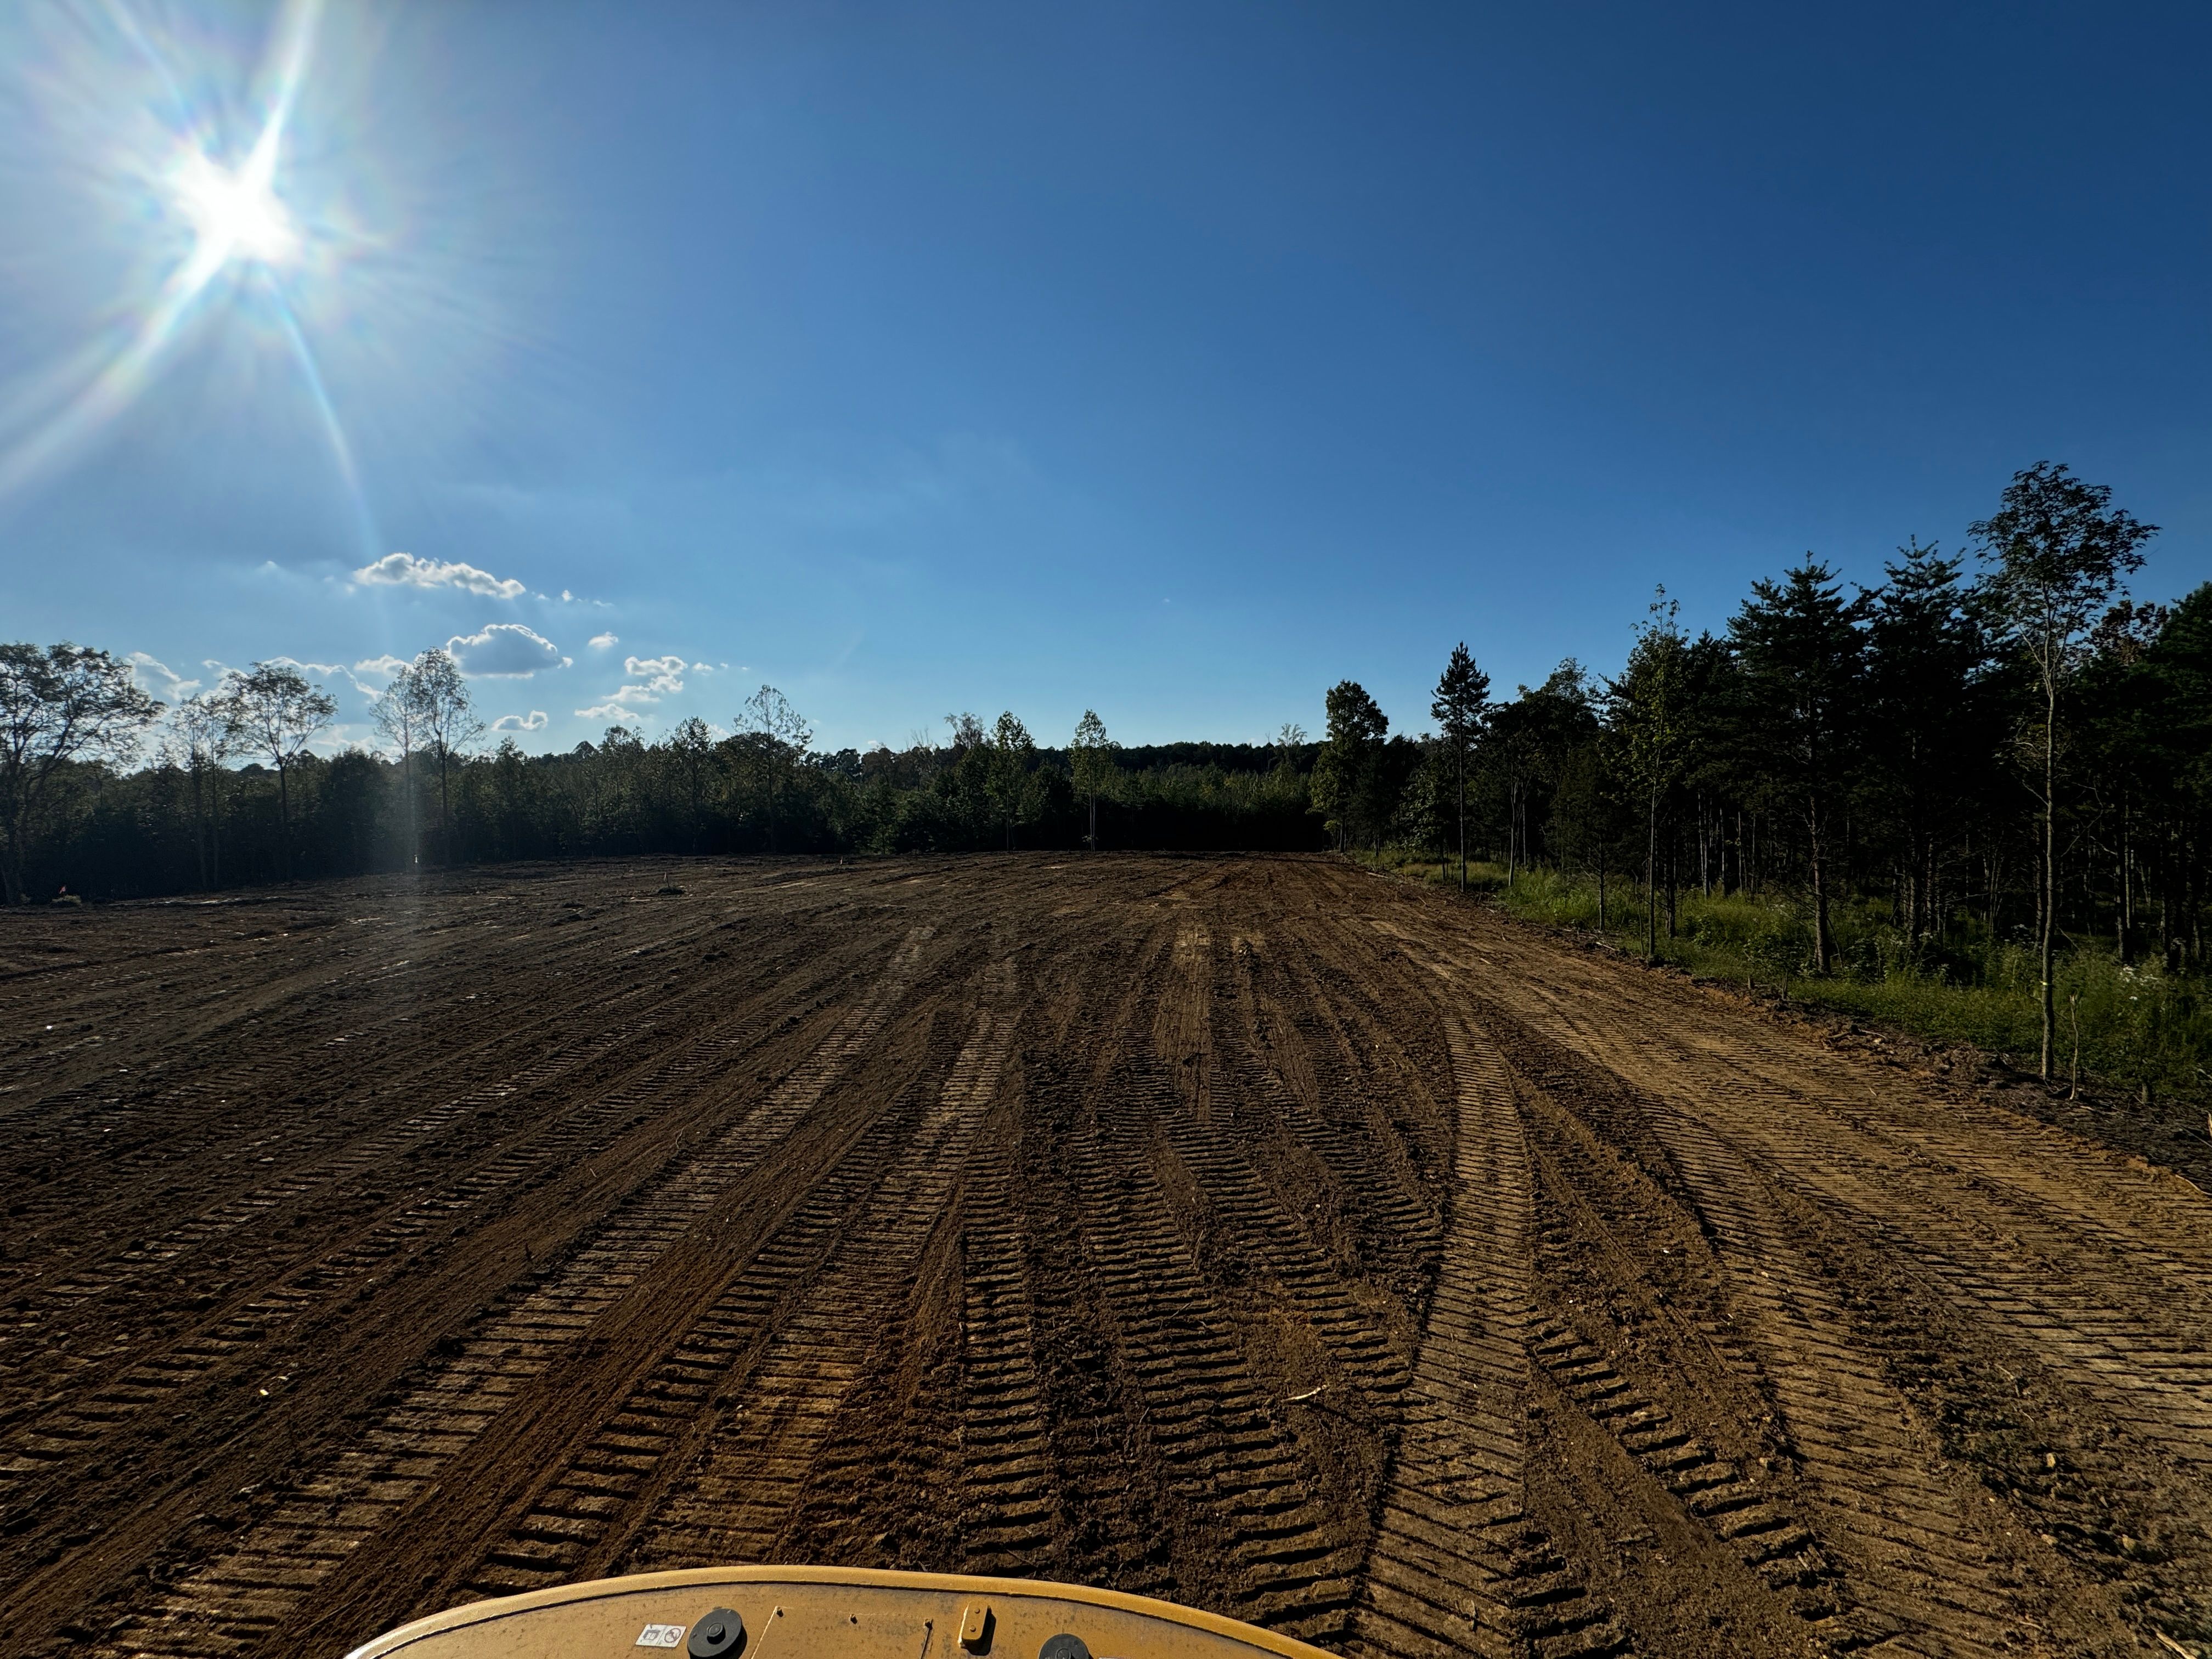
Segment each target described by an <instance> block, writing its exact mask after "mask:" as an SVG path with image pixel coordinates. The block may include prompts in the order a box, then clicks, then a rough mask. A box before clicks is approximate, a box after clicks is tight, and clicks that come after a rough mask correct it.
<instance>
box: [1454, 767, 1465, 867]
mask: <svg viewBox="0 0 2212 1659" xmlns="http://www.w3.org/2000/svg"><path fill="white" fill-rule="evenodd" d="M1453 748H1454V749H1455V750H1456V751H1457V756H1458V760H1459V890H1460V891H1461V892H1462V893H1464V892H1466V891H1467V745H1466V744H1463V743H1462V744H1454V745H1453Z"/></svg>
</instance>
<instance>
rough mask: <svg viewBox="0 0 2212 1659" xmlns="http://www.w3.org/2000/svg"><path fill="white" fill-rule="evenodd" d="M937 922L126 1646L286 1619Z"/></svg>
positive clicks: (884, 992) (867, 1014)
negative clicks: (771, 1075) (746, 1101)
mask: <svg viewBox="0 0 2212 1659" xmlns="http://www.w3.org/2000/svg"><path fill="white" fill-rule="evenodd" d="M933 931H934V930H933V929H931V928H928V927H917V928H915V929H914V930H913V931H912V932H910V933H908V936H907V939H906V940H905V941H904V943H903V944H902V945H901V946H900V947H899V949H898V951H896V954H895V955H894V957H893V958H892V961H891V963H890V967H889V969H887V970H886V971H885V973H884V975H883V976H882V977H881V979H880V980H879V981H878V984H877V986H876V987H875V988H874V990H873V991H872V994H870V995H869V996H868V997H866V999H864V1000H862V1002H861V1003H860V1005H859V1006H856V1007H854V1009H852V1010H851V1011H850V1012H848V1014H847V1015H846V1016H845V1017H844V1018H843V1019H842V1020H841V1021H840V1022H839V1024H838V1026H837V1028H836V1030H835V1031H834V1032H833V1033H832V1034H831V1036H830V1037H829V1040H828V1041H827V1042H825V1043H824V1044H823V1047H822V1048H820V1049H818V1050H817V1052H816V1054H814V1056H813V1057H812V1058H811V1060H808V1061H807V1062H806V1064H805V1065H804V1066H800V1067H799V1070H798V1071H796V1072H794V1073H793V1074H792V1076H791V1077H790V1078H789V1079H787V1080H786V1081H785V1082H784V1083H783V1084H782V1085H781V1086H780V1087H779V1088H778V1089H777V1090H776V1091H775V1093H774V1094H772V1095H771V1096H770V1097H769V1099H768V1100H767V1102H765V1103H763V1106H762V1107H761V1108H760V1109H757V1111H755V1112H753V1113H751V1114H750V1115H747V1116H745V1117H744V1118H743V1119H741V1120H740V1121H738V1123H737V1124H736V1125H734V1126H733V1127H732V1128H731V1129H729V1130H728V1131H727V1132H726V1133H724V1135H723V1136H722V1137H721V1139H720V1140H719V1141H717V1142H716V1143H715V1144H714V1146H712V1147H711V1148H710V1149H709V1150H708V1152H706V1153H705V1154H704V1155H703V1156H702V1157H700V1158H696V1160H694V1161H693V1162H691V1163H690V1164H689V1165H688V1166H687V1167H685V1168H684V1170H681V1171H680V1172H679V1173H678V1174H677V1175H675V1176H672V1177H671V1178H670V1179H668V1180H666V1181H665V1182H662V1183H660V1184H659V1186H658V1187H657V1188H654V1189H653V1190H652V1191H650V1192H649V1193H647V1194H646V1195H645V1196H644V1197H643V1198H641V1200H637V1201H635V1202H634V1203H632V1204H631V1205H630V1206H628V1207H627V1208H626V1209H625V1210H624V1211H623V1212H621V1213H619V1214H618V1215H617V1217H616V1218H614V1219H613V1220H611V1222H610V1223H609V1225H607V1226H606V1227H605V1229H604V1230H603V1231H601V1233H600V1235H599V1237H598V1238H597V1239H595V1240H594V1241H592V1243H589V1244H588V1245H586V1247H585V1248H584V1249H581V1250H580V1251H579V1252H577V1254H576V1255H574V1257H573V1258H571V1260H570V1261H569V1262H568V1265H567V1266H566V1267H563V1268H562V1270H561V1272H560V1273H558V1274H557V1275H556V1276H555V1278H554V1279H552V1280H551V1282H550V1283H548V1284H544V1285H540V1286H539V1287H538V1288H537V1289H535V1290H532V1291H529V1292H528V1293H526V1295H524V1296H523V1297H521V1298H520V1301H519V1302H518V1303H517V1304H515V1305H514V1306H513V1309H512V1310H509V1311H507V1312H505V1313H503V1314H501V1315H500V1316H497V1317H495V1318H494V1319H492V1320H490V1321H489V1322H486V1323H485V1324H484V1325H483V1328H481V1329H480V1331H479V1333H478V1334H477V1335H476V1336H474V1337H473V1338H472V1339H471V1340H469V1341H467V1342H466V1343H465V1344H464V1345H463V1346H462V1350H461V1352H459V1354H458V1355H456V1356H455V1357H454V1358H452V1359H450V1360H448V1361H446V1362H444V1363H442V1364H438V1365H436V1366H435V1367H434V1368H433V1369H432V1370H431V1371H430V1372H429V1374H428V1376H425V1377H424V1378H423V1379H422V1381H421V1382H420V1383H417V1384H416V1385H415V1386H414V1387H413V1388H411V1389H409V1390H408V1391H407V1392H406V1393H405V1394H404V1395H402V1397H401V1398H400V1400H399V1401H398V1402H397V1404H396V1405H395V1406H394V1407H392V1408H391V1409H389V1410H387V1411H386V1412H385V1413H383V1414H382V1415H381V1417H380V1419H379V1420H378V1421H377V1422H376V1424H375V1425H374V1426H372V1427H371V1428H370V1429H368V1431H366V1432H365V1433H364V1434H362V1437H361V1442H360V1443H359V1444H358V1445H356V1446H355V1447H353V1448H350V1449H347V1450H345V1451H343V1452H342V1453H340V1454H339V1455H338V1456H337V1458H336V1459H335V1460H333V1462H331V1464H330V1465H329V1466H327V1467H326V1468H325V1470H324V1472H323V1473H321V1474H319V1475H317V1476H315V1477H313V1479H310V1480H307V1481H306V1482H305V1483H304V1484H303V1485H302V1486H301V1488H300V1490H299V1492H298V1495H297V1496H295V1497H294V1498H290V1499H289V1500H287V1501H286V1502H284V1503H283V1504H280V1505H279V1506H278V1507H277V1509H276V1511H275V1513H274V1514H273V1515H272V1516H270V1518H269V1519H268V1520H267V1521H265V1522H262V1523H260V1524H259V1525H258V1526H257V1527H255V1528H253V1529H252V1531H251V1532H249V1533H248V1534H247V1535H246V1538H245V1539H244V1540H242V1541H240V1544H239V1545H238V1547H236V1548H235V1549H234V1550H233V1551H231V1552H230V1553H228V1554H227V1555H225V1556H224V1557H222V1559H218V1560H216V1561H215V1562H213V1563H211V1564H210V1565H208V1566H206V1567H205V1568H204V1569H202V1570H201V1571H198V1572H197V1573H196V1574H195V1575H194V1576H193V1577H191V1578H190V1579H189V1580H187V1581H186V1582H185V1583H183V1584H181V1585H179V1586H178V1587H177V1589H175V1590H174V1591H173V1592H172V1593H171V1594H169V1595H167V1596H165V1597H164V1598H163V1599H162V1601H161V1605H160V1607H159V1608H158V1610H157V1611H155V1613H154V1614H153V1616H152V1617H151V1618H150V1619H149V1620H147V1621H146V1624H145V1626H143V1628H142V1629H141V1630H138V1631H135V1632H133V1633H132V1638H131V1642H130V1644H129V1645H128V1646H127V1647H118V1646H112V1645H111V1646H108V1647H107V1648H106V1649H105V1651H107V1652H110V1653H116V1654H120V1653H124V1652H135V1653H140V1654H145V1655H175V1656H178V1659H187V1656H195V1659H216V1656H223V1655H228V1654H229V1653H231V1652H234V1651H235V1650H237V1649H238V1647H240V1645H241V1644H246V1643H249V1642H251V1641H252V1640H254V1639H256V1638H265V1637H267V1636H268V1635H270V1633H271V1632H273V1631H275V1630H276V1629H277V1628H278V1627H279V1626H283V1624H284V1623H285V1622H286V1621H287V1620H289V1619H291V1618H292V1616H293V1615H294V1613H295V1611H296V1610H297V1609H298V1607H300V1606H301V1603H302V1601H304V1600H305V1599H306V1597H307V1595H308V1594H309V1593H310V1592H311V1591H313V1589H315V1587H316V1586H317V1585H319V1583H321V1582H322V1581H323V1580H324V1579H325V1577H328V1576H329V1575H330V1574H331V1572H332V1571H334V1570H335V1569H336V1568H337V1566H338V1565H340V1564H341V1563H342V1562H343V1560H344V1559H345V1558H346V1557H347V1556H348V1555H349V1554H350V1553H352V1552H353V1551H354V1550H355V1549H356V1547H358V1546H360V1545H361V1543H362V1541H364V1540H365V1539H367V1538H368V1536H370V1535H371V1534H374V1533H377V1532H380V1531H381V1530H382V1529H384V1528H386V1527H387V1526H388V1525H389V1524H390V1523H391V1522H392V1520H393V1519H394V1518H395V1517H396V1516H398V1513H399V1512H400V1511H401V1510H403V1509H404V1508H405V1507H406V1506H407V1505H408V1504H410V1503H412V1502H413V1501H414V1500H415V1499H416V1498H418V1497H419V1496H421V1495H422V1493H423V1492H424V1491H425V1490H426V1489H427V1488H428V1486H430V1485H431V1484H432V1482H433V1481H434V1480H435V1479H436V1477H437V1475H438V1473H439V1471H440V1470H441V1468H444V1466H445V1465H447V1463H449V1462H452V1461H453V1459H454V1458H455V1457H456V1456H458V1455H459V1454H460V1453H461V1451H462V1450H463V1449H465V1447H466V1446H467V1445H468V1443H470V1442H471V1440H473V1439H474V1438H475V1437H477V1436H478V1435H480V1434H482V1433H483V1431H484V1429H485V1428H486V1427H487V1426H488V1425H489V1424H490V1422H491V1421H492V1419H494V1418H495V1417H496V1416H498V1414H499V1413H501V1412H502V1411H503V1410H505V1409H506V1408H507V1407H508V1406H510V1405H511V1404H513V1402H514V1401H516V1400H517V1399H518V1398H520V1396H521V1395H523V1394H524V1393H525V1392H526V1389H527V1388H528V1385H529V1384H530V1383H532V1381H534V1380H535V1379H536V1378H538V1377H539V1376H543V1375H544V1373H545V1372H546V1371H547V1370H549V1369H550V1367H551V1365H552V1364H554V1362H555V1360H556V1358H557V1357H559V1356H560V1355H561V1354H562V1352H564V1351H566V1350H567V1349H568V1348H569V1347H571V1346H573V1345H574V1344H575V1343H577V1342H579V1341H580V1340H582V1339H583V1338H584V1336H585V1335H586V1334H587V1333H588V1331H589V1330H590V1328H591V1327H592V1323H593V1322H594V1321H595V1320H596V1319H597V1318H598V1317H599V1316H601V1315H603V1314H605V1312H606V1311H607V1310H608V1309H609V1308H611V1306H613V1305H614V1304H615V1303H617V1301H618V1300H619V1299H620V1298H621V1297H623V1293H624V1292H625V1291H628V1290H629V1288H630V1287H631V1286H632V1285H635V1284H636V1283H637V1282H638V1281H639V1280H640V1279H641V1278H642V1277H643V1276H644V1275H645V1274H646V1273H647V1272H648V1270H649V1269H650V1268H651V1267H652V1266H653V1263H654V1262H655V1261H658V1260H659V1258H660V1257H661V1256H662V1255H665V1253H666V1252H667V1251H668V1250H669V1249H671V1247H672V1246H673V1245H674V1244H675V1243H677V1241H678V1240H679V1239H680V1238H682V1237H684V1236H685V1235H686V1234H687V1233H689V1232H690V1231H691V1230H692V1229H693V1228H694V1227H695V1226H696V1225H697V1224H698V1222H699V1221H700V1220H701V1219H702V1218H704V1217H705V1216H706V1215H707V1214H708V1213H709V1212H711V1211H712V1210H713V1209H714V1206H715V1204H716V1203H717V1201H718V1200H720V1198H721V1197H722V1195H723V1194H724V1193H725V1192H726V1190H727V1189H728V1188H729V1187H730V1186H731V1185H732V1183H733V1182H735V1181H736V1180H737V1179H738V1177H739V1176H742V1175H744V1174H745V1173H746V1172H748V1171H750V1170H751V1169H753V1168H754V1167H755V1166H756V1165H757V1164H759V1163H760V1162H761V1160H762V1159H763V1158H764V1157H766V1156H767V1155H768V1154H769V1152H771V1151H772V1150H773V1149H774V1147H775V1145H776V1144H777V1142H778V1141H780V1140H781V1139H782V1138H783V1137H784V1136H785V1135H786V1134H787V1133H789V1132H790V1130H791V1129H792V1128H793V1127H794V1126H795V1125H796V1124H797V1123H798V1122H799V1120H800V1119H802V1118H803V1117H804V1116H805V1115H806V1114H807V1113H808V1112H809V1111H810V1110H811V1109H812V1108H813V1107H814V1106H815V1105H816V1104H817V1103H818V1102H819V1101H820V1100H821V1099H822V1097H823V1095H824V1094H825V1093H826V1092H827V1091H828V1090H829V1085H831V1083H832V1082H834V1081H835V1080H836V1078H837V1076H838V1075H839V1074H840V1073H842V1071H843V1070H844V1068H845V1067H846V1066H848V1065H849V1064H850V1063H851V1062H852V1061H853V1060H854V1059H855V1058H856V1057H857V1056H858V1055H859V1054H860V1053H861V1051H862V1050H863V1049H864V1048H866V1046H867V1044H868V1043H869V1042H870V1041H871V1040H872V1038H873V1037H874V1036H875V1035H876V1033H877V1032H878V1030H880V1029H881V1028H882V1026H883V1024H884V1021H885V1020H886V1019H888V1018H889V1017H890V1012H891V1009H892V1007H893V1006H895V1005H896V1002H897V1001H898V1000H899V998H900V997H901V995H902V994H903V992H904V990H905V989H906V987H907V985H908V981H910V980H911V979H912V978H913V977H914V975H915V972H916V970H917V969H918V967H919V964H920V959H921V952H922V947H923V945H924V944H925V942H926V941H927V939H928V938H929V937H930V935H931V933H933Z"/></svg>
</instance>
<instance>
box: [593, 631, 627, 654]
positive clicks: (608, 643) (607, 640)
mask: <svg viewBox="0 0 2212 1659" xmlns="http://www.w3.org/2000/svg"><path fill="white" fill-rule="evenodd" d="M584 643H585V644H586V645H588V646H590V647H592V650H594V651H605V650H608V649H610V648H611V647H615V646H617V645H620V644H621V643H622V641H620V640H618V639H617V638H616V637H615V636H614V635H612V634H594V635H592V637H591V638H590V639H588V640H586V641H584Z"/></svg>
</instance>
